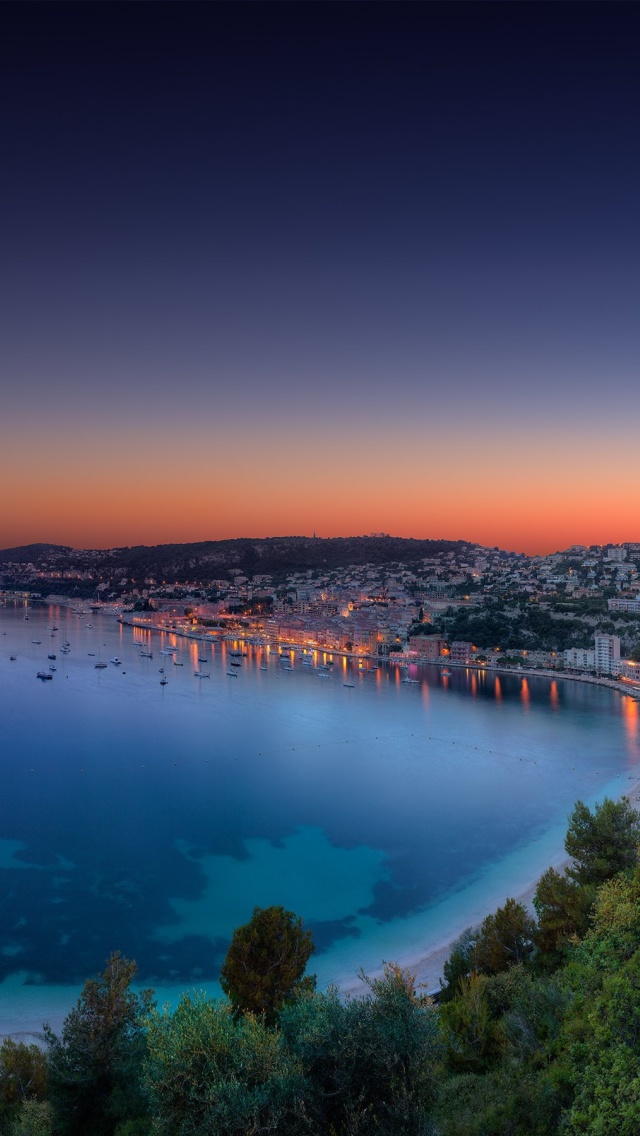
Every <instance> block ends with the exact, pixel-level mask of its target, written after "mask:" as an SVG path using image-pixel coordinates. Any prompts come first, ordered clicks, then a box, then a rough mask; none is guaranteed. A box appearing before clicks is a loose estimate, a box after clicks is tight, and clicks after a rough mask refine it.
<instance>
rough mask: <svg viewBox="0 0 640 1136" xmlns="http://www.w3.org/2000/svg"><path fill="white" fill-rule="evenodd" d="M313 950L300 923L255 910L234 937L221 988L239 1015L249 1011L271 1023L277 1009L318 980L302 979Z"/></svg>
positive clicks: (275, 910) (279, 912)
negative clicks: (262, 1015)
mask: <svg viewBox="0 0 640 1136" xmlns="http://www.w3.org/2000/svg"><path fill="white" fill-rule="evenodd" d="M314 950H315V946H314V943H313V938H312V935H311V932H310V931H303V929H302V920H301V919H300V918H299V917H298V916H296V915H294V914H293V912H292V911H285V909H284V908H283V907H264V908H263V907H255V908H254V909H253V915H252V916H251V919H250V920H249V922H248V923H245V924H244V926H242V927H238V928H237V929H236V930H235V931H234V933H233V939H232V940H231V946H230V947H229V950H228V951H227V957H226V958H225V960H224V963H223V965H222V970H221V972H220V983H221V986H222V989H223V990H224V992H225V994H226V995H227V996H228V998H229V1000H230V1002H231V1004H232V1006H233V1008H234V1010H235V1012H236V1013H237V1014H240V1013H245V1012H247V1011H250V1012H252V1013H256V1014H265V1015H266V1017H267V1019H268V1020H269V1021H273V1020H274V1017H275V1015H276V1014H277V1012H278V1010H280V1009H281V1007H282V1006H283V1005H284V1003H285V1002H286V1001H288V1000H289V999H290V998H291V997H294V996H295V995H296V993H299V992H301V991H303V990H312V989H313V988H314V987H315V977H314V976H308V977H307V978H305V979H303V977H302V976H303V974H304V972H305V968H306V965H307V962H308V961H309V959H310V957H311V955H312V954H313V952H314Z"/></svg>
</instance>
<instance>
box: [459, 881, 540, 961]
mask: <svg viewBox="0 0 640 1136" xmlns="http://www.w3.org/2000/svg"><path fill="white" fill-rule="evenodd" d="M535 930H536V926H535V923H534V921H533V919H532V918H531V917H530V915H529V914H528V913H527V909H526V908H525V907H523V905H522V904H521V903H517V902H516V900H515V899H508V900H507V901H506V903H505V905H504V907H499V908H498V910H497V911H496V912H495V914H494V915H487V918H486V919H485V920H484V921H483V923H482V924H481V926H480V930H479V932H478V936H477V938H476V941H475V945H474V947H473V949H472V951H471V956H470V957H471V963H472V967H473V969H474V970H478V971H480V972H481V973H482V974H499V973H500V971H502V970H507V968H508V967H510V966H516V965H517V964H518V963H522V962H526V961H527V959H529V958H530V956H531V954H532V952H533V939H534V935H535Z"/></svg>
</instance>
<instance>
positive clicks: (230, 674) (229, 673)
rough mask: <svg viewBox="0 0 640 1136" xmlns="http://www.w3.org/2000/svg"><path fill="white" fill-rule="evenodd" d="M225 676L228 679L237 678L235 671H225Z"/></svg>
mask: <svg viewBox="0 0 640 1136" xmlns="http://www.w3.org/2000/svg"><path fill="white" fill-rule="evenodd" d="M227 674H228V676H229V678H237V677H238V672H237V671H227Z"/></svg>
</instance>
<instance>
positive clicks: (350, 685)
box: [342, 682, 355, 690]
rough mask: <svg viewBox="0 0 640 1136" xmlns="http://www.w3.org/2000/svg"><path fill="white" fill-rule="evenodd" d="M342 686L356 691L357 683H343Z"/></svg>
mask: <svg viewBox="0 0 640 1136" xmlns="http://www.w3.org/2000/svg"><path fill="white" fill-rule="evenodd" d="M342 685H343V686H349V687H351V689H352V690H355V683H353V682H343V684H342Z"/></svg>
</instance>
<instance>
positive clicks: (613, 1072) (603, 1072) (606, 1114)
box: [566, 951, 640, 1136]
mask: <svg viewBox="0 0 640 1136" xmlns="http://www.w3.org/2000/svg"><path fill="white" fill-rule="evenodd" d="M581 1026H582V1028H581V1032H580V1037H579V1040H578V1041H576V1042H575V1043H574V1044H573V1046H572V1048H571V1058H572V1064H573V1069H574V1076H575V1098H574V1101H573V1105H572V1107H571V1109H570V1111H569V1114H568V1119H567V1125H566V1131H567V1132H568V1133H574V1134H578V1133H580V1134H584V1136H637V1133H638V1131H639V1130H640V951H636V952H635V953H634V954H633V955H632V957H631V958H630V959H628V960H627V961H626V962H625V963H624V965H623V967H622V969H621V970H620V971H619V972H617V973H615V972H614V973H613V974H609V975H607V977H606V978H605V980H604V983H603V987H602V991H601V993H600V994H599V995H598V996H597V997H596V998H595V999H594V1000H593V1001H592V1002H591V1004H590V1006H589V1007H588V1008H585V1010H584V1012H583V1020H582V1023H581Z"/></svg>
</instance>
